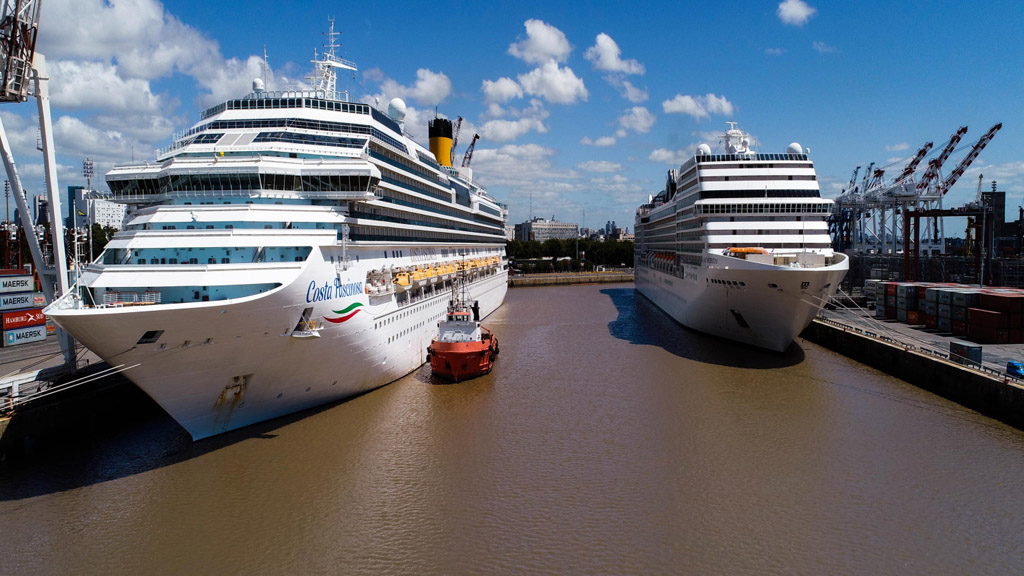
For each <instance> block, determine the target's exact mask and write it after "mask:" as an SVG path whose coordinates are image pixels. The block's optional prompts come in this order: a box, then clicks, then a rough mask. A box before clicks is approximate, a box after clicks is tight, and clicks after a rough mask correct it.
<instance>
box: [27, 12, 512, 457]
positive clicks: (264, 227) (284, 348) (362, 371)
mask: <svg viewBox="0 0 1024 576" xmlns="http://www.w3.org/2000/svg"><path fill="white" fill-rule="evenodd" d="M335 37H336V34H335V33H334V30H333V24H332V26H331V33H330V38H331V42H330V44H329V49H327V50H325V51H324V52H323V53H321V54H320V55H317V56H315V57H314V59H313V62H314V66H315V71H314V73H313V75H312V76H311V77H310V80H311V81H312V82H311V84H312V85H311V87H309V88H308V89H303V90H296V91H285V92H270V91H267V90H265V89H264V83H263V82H261V81H260V80H259V79H257V80H254V82H253V91H252V93H250V94H248V95H247V96H245V97H243V98H238V99H234V100H229V101H227V102H224V103H222V104H219V105H217V106H214V107H212V108H210V109H208V110H206V111H204V112H203V113H202V115H201V119H200V121H199V122H198V123H197V124H196V125H195V126H193V127H192V128H191V129H189V130H187V131H186V132H184V133H183V134H180V135H177V136H176V137H175V139H174V142H173V144H172V145H171V146H169V147H168V148H167V149H165V150H162V151H158V153H157V155H156V159H155V161H151V162H144V163H136V164H131V165H121V166H115V167H114V168H113V169H112V170H111V171H110V172H108V173H107V175H106V181H107V184H108V185H109V187H110V190H111V193H112V195H113V197H114V199H115V200H116V201H119V202H124V203H126V204H128V205H129V212H128V221H127V225H126V226H125V228H124V230H123V231H121V232H118V233H117V234H116V235H115V236H114V238H113V239H112V240H111V241H110V243H109V244H108V245H107V247H106V249H105V251H104V252H103V253H102V255H100V257H99V258H97V260H96V261H95V262H93V263H91V264H90V265H89V266H88V267H86V268H85V269H84V270H82V271H81V274H80V276H79V279H78V283H77V284H76V286H75V288H74V289H73V290H69V291H68V293H66V294H65V295H63V296H62V297H61V298H59V299H58V300H57V301H55V302H54V303H53V304H52V305H50V306H49V307H48V308H47V309H46V310H45V312H46V314H47V315H48V316H49V317H51V318H53V319H54V321H56V322H57V323H58V324H60V326H61V327H62V328H64V329H65V330H67V331H68V332H69V333H70V334H72V335H73V336H74V337H75V338H76V339H78V340H79V341H80V342H81V343H83V344H84V345H85V346H86V347H88V348H89V349H90V350H92V351H93V352H95V353H96V354H97V355H98V356H100V357H101V358H102V359H103V360H105V361H106V362H108V363H109V364H110V365H111V366H115V367H123V369H124V374H125V376H126V377H128V378H129V379H130V380H132V381H133V382H134V383H135V384H137V385H138V386H139V387H140V388H142V390H144V391H145V392H146V393H147V394H148V395H149V396H151V397H152V398H153V399H154V400H155V401H156V402H157V403H159V404H160V406H162V407H163V408H164V410H166V411H167V412H168V413H169V414H170V415H171V416H172V417H173V418H174V419H175V420H176V421H177V422H178V423H179V424H181V426H182V427H184V428H185V429H186V430H187V431H188V432H189V434H191V436H192V438H193V439H196V440H198V439H201V438H205V437H208V436H212V435H215V434H219V433H222V432H225V431H228V430H232V429H236V428H240V427H243V426H247V425H250V424H253V423H257V422H261V421H265V420H268V419H271V418H274V417H277V416H281V415H284V414H289V413H293V412H296V411H299V410H303V409H306V408H310V407H313V406H317V405H321V404H325V403H327V402H331V401H335V400H339V399H343V398H346V397H350V396H353V395H356V394H359V393H362V392H365V391H367V390H371V389H374V388H377V387H379V386H382V385H384V384H387V383H389V382H392V381H394V380H396V379H398V378H401V377H402V376H404V375H406V374H408V373H410V372H412V371H413V370H415V369H417V368H418V367H419V366H421V365H422V364H423V363H424V362H426V361H427V351H426V350H427V347H428V346H429V344H430V342H431V339H432V338H433V337H434V336H435V335H436V332H437V326H438V322H439V321H440V320H442V319H443V318H444V317H445V314H446V312H447V308H448V300H449V299H450V295H451V286H452V283H453V282H454V281H455V280H456V279H459V280H460V281H462V282H464V283H465V284H466V288H467V291H468V292H469V295H470V297H471V298H472V299H473V300H476V301H478V302H479V306H480V314H481V317H483V316H486V315H488V314H490V313H491V312H493V311H494V310H495V309H496V308H498V307H499V306H500V305H501V304H502V301H503V300H504V297H505V292H506V288H507V278H508V262H507V259H506V256H505V235H504V224H505V219H506V216H507V207H506V206H504V205H503V204H501V203H499V202H497V201H496V200H495V199H494V198H493V197H491V196H490V195H488V193H487V192H486V191H485V190H484V189H483V188H482V187H481V186H480V185H479V184H477V183H476V182H474V180H473V178H472V173H471V172H470V170H469V169H468V168H455V167H453V166H452V159H453V156H454V149H453V134H452V132H453V130H452V127H453V124H452V122H451V121H449V120H447V119H445V118H435V119H433V120H432V121H431V122H430V125H429V132H428V133H429V138H430V141H429V149H428V148H425V147H424V146H422V145H420V144H418V143H417V142H415V141H414V140H413V139H412V138H410V137H409V136H408V135H407V134H406V132H405V130H404V129H403V128H404V124H403V123H404V115H405V105H404V103H403V102H402V101H401V100H399V99H397V98H396V99H394V100H392V101H391V102H390V104H389V105H388V112H387V113H384V112H382V111H380V110H378V109H377V107H375V106H371V105H368V104H365V103H361V102H355V101H350V100H349V98H348V94H347V93H346V92H340V91H337V88H336V82H337V80H336V78H337V74H338V73H339V72H341V73H346V74H347V73H351V71H354V70H356V66H355V64H354V63H352V62H350V61H347V60H344V59H342V58H340V57H337V56H335V42H334V39H335Z"/></svg>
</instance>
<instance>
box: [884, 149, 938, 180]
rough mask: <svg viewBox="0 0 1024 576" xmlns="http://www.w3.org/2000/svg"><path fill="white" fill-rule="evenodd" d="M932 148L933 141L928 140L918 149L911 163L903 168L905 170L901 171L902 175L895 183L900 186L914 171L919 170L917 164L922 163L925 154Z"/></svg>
mask: <svg viewBox="0 0 1024 576" xmlns="http://www.w3.org/2000/svg"><path fill="white" fill-rule="evenodd" d="M931 149H932V143H931V142H928V143H926V144H925V145H924V146H921V149H920V150H918V151H917V154H916V155H915V156H914V159H913V160H911V161H910V163H908V164H907V165H906V167H905V168H903V172H900V175H899V176H897V177H896V179H895V180H893V185H894V186H898V185H900V184H902V183H903V181H904V180H906V179H907V178H910V176H911V175H912V174H913V173H914V171H915V170H917V165H918V164H920V163H921V160H924V157H925V155H926V154H928V151H929V150H931Z"/></svg>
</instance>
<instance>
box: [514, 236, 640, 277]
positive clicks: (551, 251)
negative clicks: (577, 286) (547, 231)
mask: <svg viewBox="0 0 1024 576" xmlns="http://www.w3.org/2000/svg"><path fill="white" fill-rule="evenodd" d="M505 253H506V254H508V257H509V259H510V260H511V261H512V264H513V266H514V268H516V269H517V270H521V271H523V272H527V273H529V272H563V271H579V270H593V269H594V268H595V267H597V266H604V267H606V268H623V267H624V268H632V267H633V242H632V241H631V240H605V241H604V242H600V241H597V240H591V239H589V238H580V239H579V240H577V239H575V238H572V239H568V240H563V239H554V238H553V239H551V240H544V241H538V240H527V241H523V240H509V241H508V244H506V246H505Z"/></svg>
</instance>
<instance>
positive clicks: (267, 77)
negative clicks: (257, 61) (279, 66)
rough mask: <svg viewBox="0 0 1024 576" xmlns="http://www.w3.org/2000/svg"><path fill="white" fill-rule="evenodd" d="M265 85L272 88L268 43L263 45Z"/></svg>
mask: <svg viewBox="0 0 1024 576" xmlns="http://www.w3.org/2000/svg"><path fill="white" fill-rule="evenodd" d="M263 86H264V87H265V88H266V89H267V90H269V89H270V63H269V61H268V59H267V45H266V44H264V45H263Z"/></svg>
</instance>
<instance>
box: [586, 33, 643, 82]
mask: <svg viewBox="0 0 1024 576" xmlns="http://www.w3.org/2000/svg"><path fill="white" fill-rule="evenodd" d="M621 53H622V50H620V49H619V45H618V44H616V43H615V40H612V37H611V36H609V35H607V34H605V33H603V32H602V33H600V34H598V35H597V39H596V40H595V43H594V45H593V46H591V47H590V48H587V51H586V52H585V53H584V54H583V57H584V58H586V59H587V60H589V61H590V62H592V63H593V64H594V68H595V69H597V70H603V71H605V72H621V73H622V74H643V73H644V65H643V64H641V63H640V62H639V61H637V60H633V59H629V60H623V59H622V58H621V57H620V54H621Z"/></svg>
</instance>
